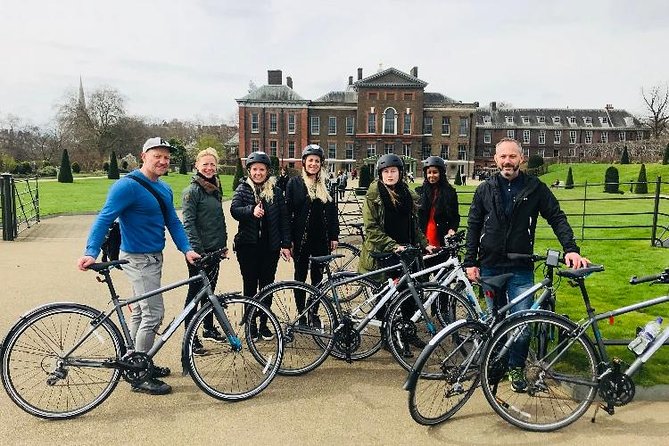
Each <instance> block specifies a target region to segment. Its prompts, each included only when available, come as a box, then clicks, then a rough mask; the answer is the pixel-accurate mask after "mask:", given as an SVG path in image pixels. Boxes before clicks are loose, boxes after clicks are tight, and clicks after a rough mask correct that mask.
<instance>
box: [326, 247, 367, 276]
mask: <svg viewBox="0 0 669 446" xmlns="http://www.w3.org/2000/svg"><path fill="white" fill-rule="evenodd" d="M331 254H342V255H343V256H344V257H342V258H337V259H334V260H332V264H331V268H332V272H338V271H353V272H356V271H358V263H359V260H360V248H358V247H356V246H353V245H351V244H350V243H346V242H341V243H339V244H337V248H336V249H335V250H334V251H332V253H331Z"/></svg>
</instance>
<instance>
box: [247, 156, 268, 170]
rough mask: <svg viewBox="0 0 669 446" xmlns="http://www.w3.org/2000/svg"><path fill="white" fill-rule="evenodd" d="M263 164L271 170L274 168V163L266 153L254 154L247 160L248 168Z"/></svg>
mask: <svg viewBox="0 0 669 446" xmlns="http://www.w3.org/2000/svg"><path fill="white" fill-rule="evenodd" d="M255 163H263V164H264V165H266V166H267V168H268V169H269V168H270V167H272V161H271V160H270V159H269V156H268V155H267V154H266V153H265V152H253V153H251V154H250V155H249V156H248V158H246V168H247V169H248V168H249V167H251V165H252V164H255Z"/></svg>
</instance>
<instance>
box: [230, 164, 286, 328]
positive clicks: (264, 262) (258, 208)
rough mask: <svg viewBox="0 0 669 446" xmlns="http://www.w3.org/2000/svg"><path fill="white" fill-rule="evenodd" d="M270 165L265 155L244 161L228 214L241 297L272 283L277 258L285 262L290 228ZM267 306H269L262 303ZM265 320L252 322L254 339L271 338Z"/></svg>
mask: <svg viewBox="0 0 669 446" xmlns="http://www.w3.org/2000/svg"><path fill="white" fill-rule="evenodd" d="M270 168H271V161H270V158H269V156H268V155H267V154H266V153H265V152H253V153H251V154H250V155H249V156H248V158H247V159H246V171H247V175H248V176H247V177H245V178H244V179H243V180H242V181H241V182H240V183H239V186H237V189H236V190H235V193H234V195H233V197H232V204H231V205H230V213H231V214H232V217H233V218H234V219H235V220H237V221H238V222H239V225H238V230H237V234H236V235H235V240H234V250H235V252H236V253H237V261H238V262H239V269H240V271H241V273H242V282H243V287H244V295H245V296H249V297H253V296H255V295H256V294H257V293H258V291H259V290H260V289H262V288H263V287H264V286H266V285H269V284H270V283H272V282H274V277H275V275H276V269H277V266H278V262H279V255H281V257H283V259H284V260H286V261H288V260H290V258H291V255H290V228H289V226H288V214H287V209H286V206H285V203H284V198H283V192H282V191H281V189H279V188H278V187H277V186H276V180H275V179H274V178H273V177H270ZM265 303H266V304H267V305H268V306H271V302H265ZM266 318H267V316H265V317H264V318H263V316H261V319H260V326H259V327H258V326H257V323H256V321H253V322H252V325H251V334H252V336H253V337H254V338H255V339H257V338H258V337H262V338H263V339H265V340H270V339H272V338H273V337H274V335H273V334H272V332H271V331H270V330H269V328H268V327H267V319H266Z"/></svg>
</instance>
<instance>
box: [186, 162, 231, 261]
mask: <svg viewBox="0 0 669 446" xmlns="http://www.w3.org/2000/svg"><path fill="white" fill-rule="evenodd" d="M217 183H218V187H216V186H214V185H213V184H211V183H209V182H207V181H204V180H203V179H202V178H201V177H199V176H197V175H194V176H193V179H192V180H191V183H190V184H189V185H188V187H186V188H185V189H184V191H183V195H182V207H183V223H184V229H185V230H186V234H187V235H188V240H190V244H191V246H192V247H193V250H194V251H195V252H197V253H199V254H203V253H205V252H210V251H215V250H217V249H220V248H225V247H226V245H227V244H228V233H227V228H226V225H225V216H224V215H223V206H222V203H221V202H222V196H223V191H222V190H221V189H220V184H221V183H220V181H218V178H217Z"/></svg>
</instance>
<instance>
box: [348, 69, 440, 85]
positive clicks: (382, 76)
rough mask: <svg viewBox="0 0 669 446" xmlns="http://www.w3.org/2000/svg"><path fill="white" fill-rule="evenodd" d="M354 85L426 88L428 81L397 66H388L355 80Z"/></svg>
mask: <svg viewBox="0 0 669 446" xmlns="http://www.w3.org/2000/svg"><path fill="white" fill-rule="evenodd" d="M353 86H354V87H355V88H356V89H358V88H370V87H371V88H379V87H384V88H388V87H390V88H425V87H426V86H427V82H425V81H422V80H420V79H418V78H417V77H413V76H412V75H410V74H407V73H404V72H403V71H400V70H398V69H397V68H392V67H391V68H386V69H385V70H383V71H379V72H378V73H375V74H372V75H371V76H367V77H366V78H364V79H360V80H359V81H357V82H355V83H354V84H353Z"/></svg>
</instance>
